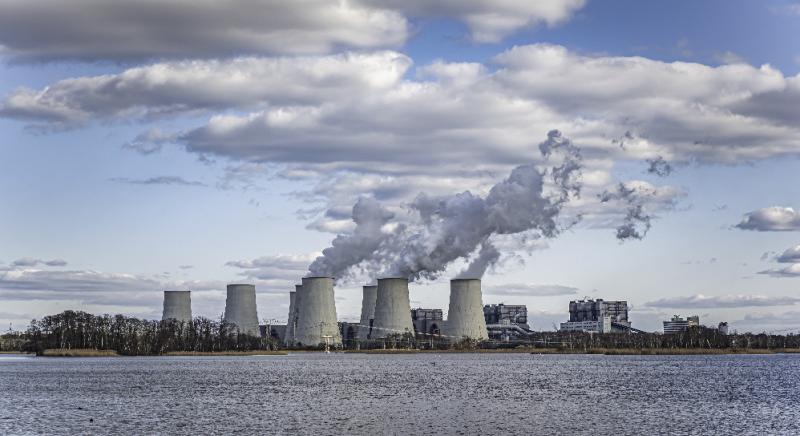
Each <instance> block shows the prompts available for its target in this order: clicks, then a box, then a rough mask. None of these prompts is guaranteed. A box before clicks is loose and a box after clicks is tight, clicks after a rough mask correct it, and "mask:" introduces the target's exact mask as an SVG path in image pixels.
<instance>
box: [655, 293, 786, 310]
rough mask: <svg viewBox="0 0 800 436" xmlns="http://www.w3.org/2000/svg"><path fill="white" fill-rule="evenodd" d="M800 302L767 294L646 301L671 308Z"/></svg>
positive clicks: (755, 305) (720, 307)
mask: <svg viewBox="0 0 800 436" xmlns="http://www.w3.org/2000/svg"><path fill="white" fill-rule="evenodd" d="M797 303H800V297H790V296H766V295H719V296H711V295H703V294H696V295H690V296H687V297H673V298H662V299H659V300H655V301H651V302H648V303H646V305H647V306H649V307H657V308H670V309H725V308H738V307H761V306H786V305H792V304H797Z"/></svg>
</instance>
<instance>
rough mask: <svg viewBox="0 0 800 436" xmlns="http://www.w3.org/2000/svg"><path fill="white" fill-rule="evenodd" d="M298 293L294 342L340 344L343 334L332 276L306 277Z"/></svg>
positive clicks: (310, 344) (311, 344)
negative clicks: (337, 312) (337, 315)
mask: <svg viewBox="0 0 800 436" xmlns="http://www.w3.org/2000/svg"><path fill="white" fill-rule="evenodd" d="M297 295H299V296H300V297H299V298H298V297H297V296H295V299H296V300H295V305H296V306H297V325H296V327H295V331H294V342H295V343H299V344H302V345H306V346H316V345H319V344H321V343H325V338H324V336H330V339H328V340H329V341H330V343H331V344H341V343H342V335H341V333H340V332H339V324H338V322H337V321H336V304H335V300H334V293H333V278H332V277H303V285H302V292H300V293H299V294H297Z"/></svg>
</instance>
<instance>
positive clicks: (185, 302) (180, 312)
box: [161, 291, 192, 322]
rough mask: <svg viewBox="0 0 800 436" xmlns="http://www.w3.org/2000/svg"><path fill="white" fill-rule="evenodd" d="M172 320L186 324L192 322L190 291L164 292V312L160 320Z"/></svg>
mask: <svg viewBox="0 0 800 436" xmlns="http://www.w3.org/2000/svg"><path fill="white" fill-rule="evenodd" d="M168 319H174V320H177V321H183V322H188V321H191V320H192V293H191V291H164V311H163V312H161V320H162V321H166V320H168Z"/></svg>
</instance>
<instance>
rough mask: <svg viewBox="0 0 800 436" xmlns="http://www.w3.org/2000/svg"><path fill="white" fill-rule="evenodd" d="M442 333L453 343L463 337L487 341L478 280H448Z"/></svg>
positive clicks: (487, 335)
mask: <svg viewBox="0 0 800 436" xmlns="http://www.w3.org/2000/svg"><path fill="white" fill-rule="evenodd" d="M443 333H444V334H445V335H447V336H449V337H450V339H451V340H454V341H458V340H461V339H462V338H464V337H467V338H470V339H477V340H481V341H482V340H486V339H489V334H488V332H487V331H486V320H485V319H484V317H483V301H481V281H480V280H478V279H455V280H450V307H449V309H448V312H447V323H446V324H445V329H444V332H443Z"/></svg>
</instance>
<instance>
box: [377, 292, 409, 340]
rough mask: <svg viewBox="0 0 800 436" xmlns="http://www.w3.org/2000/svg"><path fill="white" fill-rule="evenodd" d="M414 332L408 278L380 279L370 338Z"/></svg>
mask: <svg viewBox="0 0 800 436" xmlns="http://www.w3.org/2000/svg"><path fill="white" fill-rule="evenodd" d="M406 332H408V333H411V334H413V333H414V325H413V324H412V323H411V303H410V301H409V299H408V279H404V278H384V279H378V295H377V298H376V300H375V320H374V321H373V323H372V334H371V335H370V338H372V339H378V338H385V337H386V336H388V335H392V334H403V333H406Z"/></svg>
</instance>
